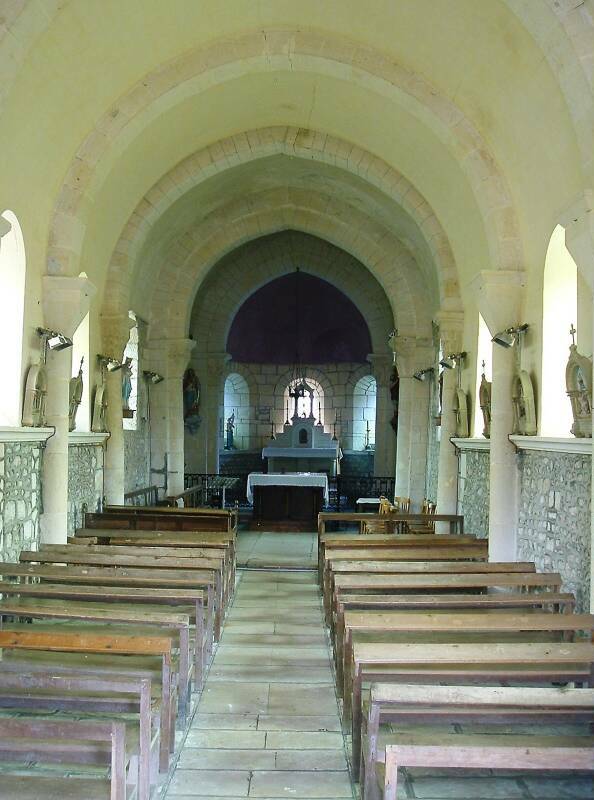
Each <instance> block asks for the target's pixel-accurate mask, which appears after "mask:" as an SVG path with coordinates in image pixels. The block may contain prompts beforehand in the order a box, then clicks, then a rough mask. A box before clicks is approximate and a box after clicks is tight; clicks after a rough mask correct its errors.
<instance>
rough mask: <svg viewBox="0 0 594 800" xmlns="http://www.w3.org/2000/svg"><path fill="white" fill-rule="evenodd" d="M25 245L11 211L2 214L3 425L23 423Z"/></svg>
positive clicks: (0, 402)
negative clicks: (22, 375) (22, 373)
mask: <svg viewBox="0 0 594 800" xmlns="http://www.w3.org/2000/svg"><path fill="white" fill-rule="evenodd" d="M26 266H27V263H26V258H25V243H24V241H23V234H22V231H21V226H20V225H19V221H18V219H17V218H16V216H15V215H14V214H13V213H12V211H9V210H6V211H4V212H3V213H2V214H0V286H2V291H1V292H0V337H1V338H0V340H1V341H2V372H3V378H2V391H1V392H0V425H6V426H19V425H20V423H21V368H22V354H23V321H24V311H25V274H26Z"/></svg>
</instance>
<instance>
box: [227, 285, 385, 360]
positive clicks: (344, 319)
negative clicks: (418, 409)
mask: <svg viewBox="0 0 594 800" xmlns="http://www.w3.org/2000/svg"><path fill="white" fill-rule="evenodd" d="M297 297H299V301H298V300H297ZM298 308H299V318H300V323H299V347H298V351H299V357H300V360H301V361H302V362H303V363H305V364H328V363H332V362H345V361H353V362H357V363H363V362H364V361H365V360H366V358H367V355H368V354H369V353H371V352H372V345H371V337H370V335H369V329H368V327H367V323H366V322H365V319H364V318H363V316H362V314H361V312H360V311H359V310H358V308H357V307H356V306H355V305H354V303H353V302H352V301H351V300H349V298H348V297H347V296H346V295H345V294H343V293H342V292H341V291H339V290H338V289H336V288H335V287H334V286H332V284H330V283H328V282H327V281H324V280H321V279H320V278H316V277H314V276H313V275H308V274H307V273H304V272H300V273H299V275H297V273H294V274H291V275H286V276H284V277H282V278H277V279H276V280H274V281H271V282H270V283H267V284H266V285H265V286H263V287H262V288H261V289H259V290H258V291H257V292H255V293H254V294H253V295H251V297H249V298H248V299H247V300H246V301H245V302H244V304H243V305H242V306H241V308H240V309H239V311H238V312H237V314H236V316H235V319H234V320H233V324H232V325H231V330H230V331H229V336H228V339H227V352H228V353H230V354H231V356H232V357H233V360H234V361H242V362H244V363H257V364H291V363H293V362H294V361H295V352H296V347H295V317H296V314H297V311H298Z"/></svg>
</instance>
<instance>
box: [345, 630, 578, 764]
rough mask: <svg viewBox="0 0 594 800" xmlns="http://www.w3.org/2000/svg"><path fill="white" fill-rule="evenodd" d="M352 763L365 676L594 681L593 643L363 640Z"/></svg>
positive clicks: (356, 660)
mask: <svg viewBox="0 0 594 800" xmlns="http://www.w3.org/2000/svg"><path fill="white" fill-rule="evenodd" d="M351 674H352V676H353V680H352V694H351V701H350V706H351V708H352V764H353V773H354V776H355V778H358V775H359V765H360V754H361V724H362V706H361V703H362V686H363V682H364V681H366V682H371V683H374V682H377V681H389V682H390V683H431V684H436V683H440V682H447V683H452V684H458V683H461V684H464V683H467V682H470V683H476V682H480V683H481V684H484V683H486V684H489V683H499V682H501V681H503V680H505V681H510V682H513V683H520V684H524V683H527V684H531V683H536V684H543V683H545V684H547V683H548V684H550V683H555V682H571V681H576V682H578V683H583V684H586V685H588V686H590V685H592V683H593V682H594V645H592V644H591V643H575V642H569V643H568V642H565V643H550V644H543V643H540V642H521V643H520V642H505V643H498V642H491V643H484V642H478V643H464V644H418V643H413V644H408V643H405V644H384V643H382V644H366V643H362V644H358V643H355V644H354V646H353V657H352V667H351Z"/></svg>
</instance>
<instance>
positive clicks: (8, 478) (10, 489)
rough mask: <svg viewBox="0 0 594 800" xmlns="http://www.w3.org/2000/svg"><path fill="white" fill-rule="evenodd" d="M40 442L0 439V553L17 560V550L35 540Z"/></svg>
mask: <svg viewBox="0 0 594 800" xmlns="http://www.w3.org/2000/svg"><path fill="white" fill-rule="evenodd" d="M42 458H43V445H42V444H41V443H40V442H18V443H8V442H6V443H0V523H1V531H0V557H1V558H2V560H3V561H18V557H19V553H20V551H21V550H36V549H37V546H38V543H39V516H40V514H41V512H42V510H43V506H42V495H41V462H42Z"/></svg>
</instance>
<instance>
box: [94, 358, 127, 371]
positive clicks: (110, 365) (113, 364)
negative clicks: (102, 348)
mask: <svg viewBox="0 0 594 800" xmlns="http://www.w3.org/2000/svg"><path fill="white" fill-rule="evenodd" d="M97 361H98V362H99V363H100V364H101V366H102V367H105V369H106V370H107V371H108V372H117V370H118V369H121V368H122V367H123V366H124V365H123V364H122V362H121V361H117V360H116V359H115V358H111V356H101V355H98V356H97Z"/></svg>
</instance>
